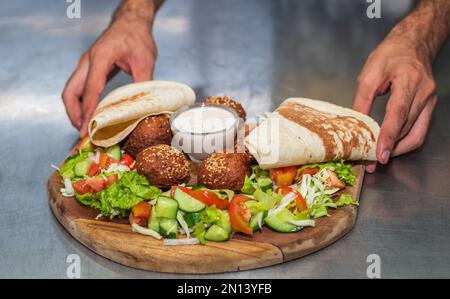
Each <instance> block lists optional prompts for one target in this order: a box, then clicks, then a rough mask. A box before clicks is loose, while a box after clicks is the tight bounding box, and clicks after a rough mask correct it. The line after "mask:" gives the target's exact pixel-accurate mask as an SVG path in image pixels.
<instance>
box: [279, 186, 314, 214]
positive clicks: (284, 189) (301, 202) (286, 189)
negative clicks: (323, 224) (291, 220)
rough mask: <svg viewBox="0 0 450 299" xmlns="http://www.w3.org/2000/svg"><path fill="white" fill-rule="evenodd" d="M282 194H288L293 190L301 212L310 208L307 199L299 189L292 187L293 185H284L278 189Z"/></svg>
mask: <svg viewBox="0 0 450 299" xmlns="http://www.w3.org/2000/svg"><path fill="white" fill-rule="evenodd" d="M278 191H279V192H281V194H283V195H286V194H288V193H291V192H293V193H294V194H295V203H296V204H297V209H298V210H299V211H300V212H303V211H306V210H307V209H308V205H307V204H306V200H305V199H304V198H303V196H302V195H301V194H300V192H298V191H297V190H294V189H292V188H291V187H282V188H279V189H278Z"/></svg>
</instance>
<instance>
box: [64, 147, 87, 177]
mask: <svg viewBox="0 0 450 299" xmlns="http://www.w3.org/2000/svg"><path fill="white" fill-rule="evenodd" d="M88 155H89V153H88V152H80V153H76V154H75V155H73V156H71V157H69V158H67V159H66V161H64V165H63V166H61V168H60V169H59V174H60V175H61V177H62V178H63V179H67V178H68V179H73V178H75V173H74V171H73V169H74V167H75V164H77V163H78V162H82V161H84V160H86V159H88Z"/></svg>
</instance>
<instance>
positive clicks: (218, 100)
mask: <svg viewBox="0 0 450 299" xmlns="http://www.w3.org/2000/svg"><path fill="white" fill-rule="evenodd" d="M204 102H205V103H206V104H213V105H220V106H227V107H230V108H231V109H234V110H235V111H236V113H237V114H238V115H239V117H240V118H242V119H243V120H245V119H246V117H247V113H246V112H245V110H244V108H243V107H242V105H241V104H239V103H237V102H236V101H234V100H232V99H230V98H228V97H208V98H206V99H205V100H204Z"/></svg>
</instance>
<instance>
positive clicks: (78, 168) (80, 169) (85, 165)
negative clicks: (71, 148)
mask: <svg viewBox="0 0 450 299" xmlns="http://www.w3.org/2000/svg"><path fill="white" fill-rule="evenodd" d="M90 167H91V161H90V160H83V161H80V162H78V163H77V164H75V167H74V168H73V173H74V174H75V176H77V177H84V176H85V175H86V174H87V173H88V171H89V168H90Z"/></svg>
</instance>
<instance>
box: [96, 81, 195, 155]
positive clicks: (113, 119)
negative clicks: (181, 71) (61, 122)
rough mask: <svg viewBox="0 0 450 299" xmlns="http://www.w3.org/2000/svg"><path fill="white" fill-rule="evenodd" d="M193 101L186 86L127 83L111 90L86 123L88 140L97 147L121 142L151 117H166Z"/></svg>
mask: <svg viewBox="0 0 450 299" xmlns="http://www.w3.org/2000/svg"><path fill="white" fill-rule="evenodd" d="M194 102H195V93H194V91H193V90H192V89H191V88H190V87H189V86H187V85H184V84H181V83H177V82H168V81H148V82H141V83H133V84H128V85H125V86H122V87H119V88H117V89H115V90H113V91H111V92H110V93H109V94H108V95H107V96H106V97H105V98H104V99H103V101H101V102H100V104H99V105H98V107H97V110H96V111H95V113H94V116H93V118H92V120H91V121H90V123H89V137H90V139H91V142H92V143H93V144H95V145H98V146H103V147H106V146H111V145H114V144H117V143H118V142H120V141H121V140H123V139H124V138H125V137H126V136H128V134H130V133H131V131H132V130H133V129H134V128H135V127H136V126H137V124H138V123H139V122H140V121H141V120H142V119H144V118H146V117H147V116H150V115H157V114H169V113H172V112H174V111H176V110H178V109H179V108H181V107H182V106H187V105H191V104H193V103H194Z"/></svg>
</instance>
